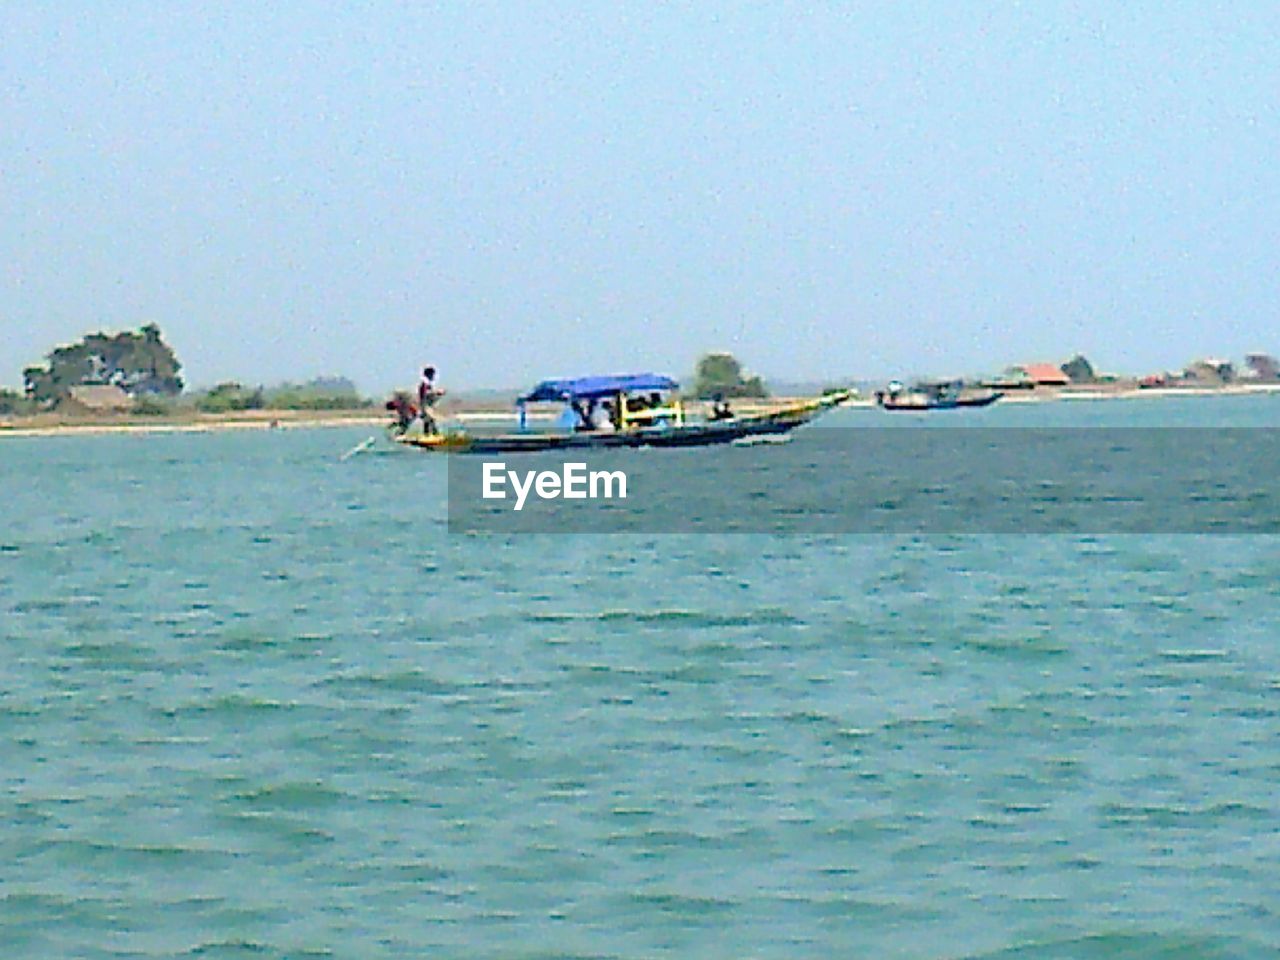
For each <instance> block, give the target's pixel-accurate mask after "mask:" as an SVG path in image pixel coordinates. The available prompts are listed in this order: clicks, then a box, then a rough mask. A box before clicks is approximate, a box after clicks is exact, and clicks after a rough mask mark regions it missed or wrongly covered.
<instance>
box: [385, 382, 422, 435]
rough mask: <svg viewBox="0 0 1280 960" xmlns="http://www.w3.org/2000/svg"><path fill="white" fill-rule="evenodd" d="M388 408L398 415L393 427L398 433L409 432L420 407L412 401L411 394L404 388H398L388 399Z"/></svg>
mask: <svg viewBox="0 0 1280 960" xmlns="http://www.w3.org/2000/svg"><path fill="white" fill-rule="evenodd" d="M387 410H389V411H390V412H391V413H394V414H395V415H396V422H395V425H394V426H393V427H392V429H393V430H395V432H396V433H397V434H404V433H407V432H408V430H409V427H410V425H412V423H413V421H414V419H415V418H416V417H417V416H418V408H417V407H415V406H414V405H413V402H412V401H410V399H409V395H408V394H407V393H405V392H404V391H403V390H397V391H396V392H395V394H393V395H392V397H391V399H390V400H388V401H387Z"/></svg>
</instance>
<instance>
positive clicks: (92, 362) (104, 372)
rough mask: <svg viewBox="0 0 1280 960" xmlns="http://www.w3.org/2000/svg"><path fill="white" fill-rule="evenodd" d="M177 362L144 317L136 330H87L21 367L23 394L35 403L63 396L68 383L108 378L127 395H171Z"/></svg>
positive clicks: (178, 385)
mask: <svg viewBox="0 0 1280 960" xmlns="http://www.w3.org/2000/svg"><path fill="white" fill-rule="evenodd" d="M181 370H182V364H180V363H179V362H178V358H177V356H176V355H175V354H174V352H173V349H172V348H171V347H170V346H169V345H168V344H167V343H165V342H164V336H163V335H162V334H161V333H160V328H159V327H157V326H156V325H155V324H153V323H149V324H147V325H146V326H144V327H142V328H141V329H139V330H137V331H126V332H124V333H118V334H115V335H114V336H113V335H110V334H106V333H91V334H89V335H88V336H86V337H85V338H84V339H83V340H81V341H80V342H79V343H73V344H71V345H69V346H63V347H57V348H55V349H54V350H52V351H50V353H49V354H47V355H46V357H45V362H44V363H43V364H41V365H36V366H31V367H28V368H27V369H26V370H24V371H23V372H22V374H23V378H24V380H25V381H26V389H27V396H29V397H31V398H32V399H33V400H35V401H37V402H39V403H45V404H47V403H55V402H57V401H58V400H62V399H64V398H65V397H66V396H67V395H68V394H70V392H71V388H72V387H77V386H81V385H84V384H114V385H115V386H118V387H120V388H121V389H122V390H124V391H125V392H127V393H129V394H131V395H133V396H142V395H148V394H150V395H156V396H176V395H178V394H179V393H181V392H182V377H181V376H179V373H180V371H181Z"/></svg>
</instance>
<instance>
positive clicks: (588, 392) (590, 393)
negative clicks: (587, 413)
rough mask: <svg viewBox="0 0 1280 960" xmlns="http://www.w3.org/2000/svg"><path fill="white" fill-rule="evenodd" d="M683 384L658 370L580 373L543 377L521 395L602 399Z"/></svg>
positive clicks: (529, 400) (533, 398) (526, 399)
mask: <svg viewBox="0 0 1280 960" xmlns="http://www.w3.org/2000/svg"><path fill="white" fill-rule="evenodd" d="M679 386H680V384H678V383H677V382H676V381H674V380H672V379H671V378H670V377H664V376H661V375H660V374H656V373H631V374H626V375H623V376H616V377H576V378H574V379H570V380H543V381H542V382H541V383H540V384H538V385H537V386H536V387H534V388H533V389H532V390H530V391H529V392H528V393H527V394H525V395H524V396H523V397H521V398H520V402H521V403H532V402H537V401H540V400H600V399H602V398H604V397H612V396H615V395H616V394H619V393H642V392H643V393H652V392H653V391H655V390H675V389H677V388H679Z"/></svg>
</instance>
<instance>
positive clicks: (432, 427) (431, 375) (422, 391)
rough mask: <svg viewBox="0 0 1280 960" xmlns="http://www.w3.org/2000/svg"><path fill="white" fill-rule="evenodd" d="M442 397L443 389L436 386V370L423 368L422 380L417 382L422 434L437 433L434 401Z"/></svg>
mask: <svg viewBox="0 0 1280 960" xmlns="http://www.w3.org/2000/svg"><path fill="white" fill-rule="evenodd" d="M443 396H444V388H443V387H437V386H436V368H435V367H423V368H422V379H421V380H419V381H418V413H419V414H420V415H421V417H422V432H423V433H425V434H434V433H438V432H439V428H438V427H437V426H436V416H435V405H436V401H437V400H438V399H440V398H441V397H443Z"/></svg>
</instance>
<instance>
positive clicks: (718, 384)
mask: <svg viewBox="0 0 1280 960" xmlns="http://www.w3.org/2000/svg"><path fill="white" fill-rule="evenodd" d="M693 392H694V396H696V397H698V398H699V399H701V400H709V399H711V398H712V397H714V396H716V395H719V396H722V397H726V398H728V397H753V398H756V397H767V396H768V395H769V391H768V389H767V388H766V387H765V385H764V381H763V380H761V379H760V378H759V377H747V376H743V373H742V364H740V363H739V362H738V360H737V358H736V357H734V355H733V354H731V353H708V354H706V355H704V356H703V357H702V359H701V360H699V361H698V368H697V370H696V371H695V373H694V379H693Z"/></svg>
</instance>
